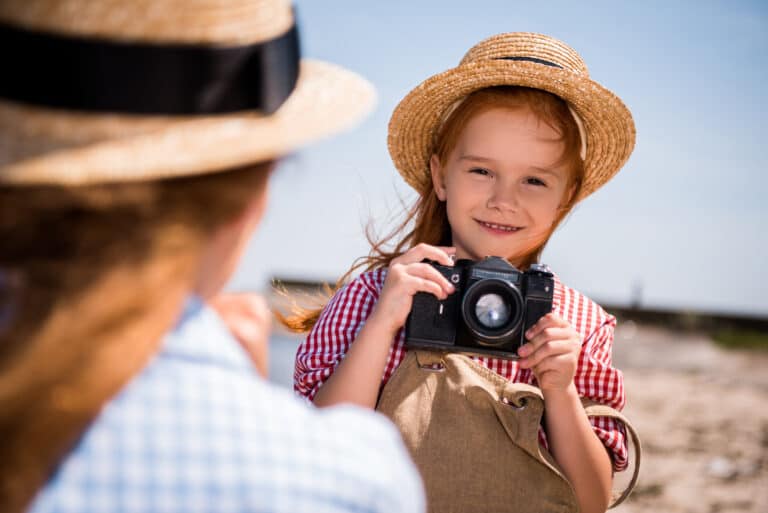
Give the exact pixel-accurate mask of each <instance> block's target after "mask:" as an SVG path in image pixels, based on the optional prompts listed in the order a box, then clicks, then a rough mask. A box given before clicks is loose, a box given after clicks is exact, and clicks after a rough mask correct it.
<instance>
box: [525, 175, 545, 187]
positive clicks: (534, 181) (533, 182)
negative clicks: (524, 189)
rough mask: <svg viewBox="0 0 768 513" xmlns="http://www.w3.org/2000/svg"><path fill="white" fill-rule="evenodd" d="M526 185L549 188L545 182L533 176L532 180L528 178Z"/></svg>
mask: <svg viewBox="0 0 768 513" xmlns="http://www.w3.org/2000/svg"><path fill="white" fill-rule="evenodd" d="M525 183H527V184H528V185H537V186H543V187H546V186H547V184H545V183H544V182H543V181H541V180H539V179H538V178H535V177H533V176H532V177H530V178H526V179H525Z"/></svg>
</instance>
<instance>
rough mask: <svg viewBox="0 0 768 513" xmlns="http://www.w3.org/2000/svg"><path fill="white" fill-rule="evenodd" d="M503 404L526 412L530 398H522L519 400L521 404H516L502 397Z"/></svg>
mask: <svg viewBox="0 0 768 513" xmlns="http://www.w3.org/2000/svg"><path fill="white" fill-rule="evenodd" d="M501 402H502V403H504V404H506V405H508V406H511V407H512V408H514V409H515V410H518V411H520V410H524V409H525V407H526V406H528V398H526V397H521V398H520V399H519V400H518V403H519V404H515V403H514V402H513V401H511V400H509V398H507V397H502V398H501Z"/></svg>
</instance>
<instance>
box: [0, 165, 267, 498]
mask: <svg viewBox="0 0 768 513" xmlns="http://www.w3.org/2000/svg"><path fill="white" fill-rule="evenodd" d="M271 167H272V163H271V162H268V163H263V164H258V165H255V166H250V167H248V168H243V169H238V170H232V171H229V172H223V173H215V174H210V175H205V176H199V177H188V178H176V179H168V180H158V181H153V182H141V183H121V184H108V185H91V186H81V187H58V186H35V187H25V188H23V189H20V188H13V187H0V240H2V241H3V243H2V245H0V312H5V313H6V315H4V316H0V461H2V462H3V465H2V466H0V511H4V512H5V511H8V512H13V511H22V510H23V509H24V508H25V507H26V505H27V503H28V502H29V500H31V498H32V497H33V496H34V493H35V492H36V491H37V490H38V489H39V488H40V487H41V486H43V485H44V483H45V481H46V480H47V478H48V476H49V475H50V473H51V472H52V471H53V469H54V468H55V466H56V465H57V464H58V462H59V460H60V459H61V458H62V457H63V456H64V454H66V451H67V450H68V449H69V448H70V447H71V445H72V444H73V443H74V442H75V441H76V439H77V438H78V436H79V435H80V434H81V433H82V432H83V431H84V430H85V429H86V428H87V426H88V424H89V423H90V422H91V421H92V420H93V419H94V418H95V416H96V415H97V414H98V412H99V410H100V409H101V407H102V406H103V405H104V404H105V403H106V402H107V401H108V400H109V399H110V398H111V397H112V396H113V395H114V394H115V393H116V392H117V391H118V390H119V389H120V388H121V387H122V386H123V385H125V384H126V383H127V382H128V381H129V380H130V379H131V378H132V377H133V376H134V375H135V374H136V373H138V372H139V371H140V370H141V368H142V367H143V366H144V365H145V364H146V363H147V361H148V360H149V359H150V358H151V356H152V355H153V354H154V352H155V351H156V350H157V348H158V345H159V342H160V340H161V339H162V336H163V334H164V333H165V332H166V331H167V330H168V329H169V328H170V327H171V326H172V325H173V322H174V321H175V319H176V317H177V315H178V314H179V309H180V306H181V304H182V302H183V299H184V297H185V296H186V295H187V294H188V293H189V292H190V290H191V289H192V286H193V284H194V280H195V278H196V273H197V266H198V263H199V258H200V256H201V254H202V251H203V248H204V246H205V244H206V242H207V241H208V240H209V239H210V237H211V236H212V235H213V233H214V232H215V231H216V230H217V229H218V228H219V227H221V226H223V225H225V224H226V223H228V222H230V221H233V220H234V219H236V217H237V216H238V215H239V214H241V213H242V212H244V211H245V209H246V208H247V205H248V204H249V202H250V201H251V200H252V198H254V196H255V195H256V194H261V193H262V192H263V190H264V188H265V187H266V182H267V176H268V174H269V173H268V170H269V169H271ZM203 206H204V208H203Z"/></svg>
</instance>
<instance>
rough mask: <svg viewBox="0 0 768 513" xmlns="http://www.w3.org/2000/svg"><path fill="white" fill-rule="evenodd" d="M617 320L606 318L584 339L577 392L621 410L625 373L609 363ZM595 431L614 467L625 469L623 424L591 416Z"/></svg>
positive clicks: (626, 461) (625, 453) (606, 418)
mask: <svg viewBox="0 0 768 513" xmlns="http://www.w3.org/2000/svg"><path fill="white" fill-rule="evenodd" d="M615 327H616V319H615V318H614V317H609V318H608V320H606V321H605V322H604V323H603V324H602V325H601V326H600V327H599V328H597V329H596V330H595V331H594V332H593V333H592V334H591V335H589V337H588V338H587V339H586V340H585V341H584V346H583V350H582V352H581V356H580V357H579V363H578V367H577V369H576V377H575V382H576V388H577V390H578V391H579V395H580V396H582V397H586V398H588V399H591V400H593V401H595V402H598V403H600V404H604V405H606V406H610V407H611V408H613V409H615V410H617V411H621V410H622V408H624V404H625V401H626V399H625V395H624V375H623V374H622V373H621V371H620V370H618V369H616V368H615V367H613V366H612V364H611V351H612V348H613V333H614V328H615ZM589 420H590V422H591V423H592V427H593V428H594V430H595V434H596V435H597V437H598V438H599V439H600V441H602V442H603V444H604V445H605V447H606V449H608V452H609V453H610V455H611V460H612V462H613V469H614V470H615V471H617V472H619V471H622V470H624V469H626V468H627V464H628V451H627V437H626V431H625V429H624V425H623V424H622V423H621V421H618V420H616V419H613V418H609V417H590V419H589Z"/></svg>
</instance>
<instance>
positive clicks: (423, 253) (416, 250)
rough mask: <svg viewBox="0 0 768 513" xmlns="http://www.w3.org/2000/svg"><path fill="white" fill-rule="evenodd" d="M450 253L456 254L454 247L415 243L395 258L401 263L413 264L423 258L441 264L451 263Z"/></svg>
mask: <svg viewBox="0 0 768 513" xmlns="http://www.w3.org/2000/svg"><path fill="white" fill-rule="evenodd" d="M452 255H456V248H454V247H448V246H432V245H430V244H424V243H421V244H417V245H416V246H414V247H412V248H411V249H409V250H408V251H406V252H405V253H403V254H402V255H400V256H399V257H398V258H396V259H395V260H396V261H397V262H398V263H401V264H414V263H417V262H421V261H422V260H424V259H427V260H432V261H434V262H437V263H438V264H441V265H447V266H451V265H453V259H452Z"/></svg>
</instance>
